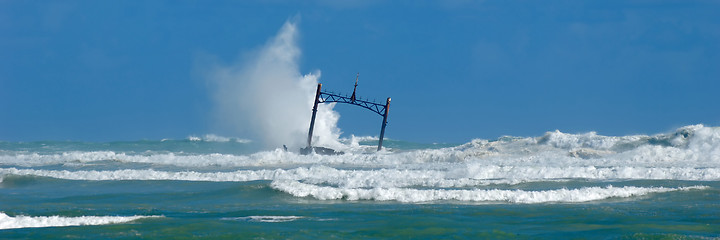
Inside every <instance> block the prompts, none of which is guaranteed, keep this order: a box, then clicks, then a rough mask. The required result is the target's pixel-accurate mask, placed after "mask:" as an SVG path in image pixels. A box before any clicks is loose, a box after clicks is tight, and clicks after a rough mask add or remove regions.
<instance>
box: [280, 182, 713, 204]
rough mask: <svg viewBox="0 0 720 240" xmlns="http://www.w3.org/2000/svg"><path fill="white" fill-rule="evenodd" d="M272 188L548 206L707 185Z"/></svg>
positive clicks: (330, 195) (299, 193) (301, 193)
mask: <svg viewBox="0 0 720 240" xmlns="http://www.w3.org/2000/svg"><path fill="white" fill-rule="evenodd" d="M272 187H273V188H275V189H278V190H280V191H284V192H287V193H290V194H292V195H293V196H296V197H307V196H311V197H314V198H317V199H320V200H329V199H347V200H378V201H390V200H394V201H399V202H428V201H438V200H458V201H473V202H510V203H548V202H587V201H595V200H602V199H607V198H613V197H623V198H626V197H631V196H642V195H646V194H649V193H661V192H669V191H684V190H693V189H705V188H707V187H704V186H693V187H682V188H665V187H649V188H648V187H631V186H627V187H621V188H618V187H612V186H608V187H604V188H600V187H584V188H579V189H557V190H546V191H524V190H500V189H492V190H483V189H473V190H451V189H407V188H373V189H358V188H335V187H325V186H317V185H312V184H304V183H300V182H297V181H276V182H273V183H272Z"/></svg>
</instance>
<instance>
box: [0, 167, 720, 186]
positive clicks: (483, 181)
mask: <svg viewBox="0 0 720 240" xmlns="http://www.w3.org/2000/svg"><path fill="white" fill-rule="evenodd" d="M5 175H16V176H40V177H50V178H58V179H67V180H88V181H122V180H176V181H211V182H247V181H258V180H295V181H303V182H304V183H311V184H316V185H333V186H340V187H345V188H374V187H382V188H393V187H412V186H422V187H432V188H454V187H473V186H485V185H490V184H517V183H522V182H538V181H564V180H568V179H581V180H593V181H618V180H682V181H719V180H720V169H718V168H644V167H641V168H637V167H607V168H598V167H592V166H589V167H520V166H494V165H492V166H482V165H467V166H465V167H457V168H453V169H443V170H432V169H374V170H342V169H336V168H332V167H326V166H314V167H309V168H306V167H299V168H292V169H260V170H238V171H230V172H197V171H180V172H172V171H157V170H152V169H124V170H113V171H97V170H91V171H68V170H37V169H17V168H0V177H3V176H5Z"/></svg>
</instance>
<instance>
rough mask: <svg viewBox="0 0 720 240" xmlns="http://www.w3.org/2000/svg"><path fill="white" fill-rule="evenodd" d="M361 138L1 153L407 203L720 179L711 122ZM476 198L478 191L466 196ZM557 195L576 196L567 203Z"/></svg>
mask: <svg viewBox="0 0 720 240" xmlns="http://www.w3.org/2000/svg"><path fill="white" fill-rule="evenodd" d="M358 139H363V138H353V139H351V140H349V141H346V144H345V145H343V149H344V150H345V151H346V154H344V155H339V156H321V155H307V156H305V155H298V154H296V153H293V152H286V151H283V150H280V149H276V150H273V151H262V152H257V153H253V154H249V155H234V154H221V153H215V154H187V153H183V152H144V153H125V152H115V151H68V152H62V153H49V154H41V153H36V152H28V151H26V150H23V151H9V150H6V151H3V152H1V153H0V179H3V178H7V176H39V177H50V178H58V179H68V180H83V181H122V180H179V181H213V182H228V181H229V182H246V181H259V180H262V181H271V185H272V186H273V187H274V188H276V189H278V190H281V191H283V192H287V193H289V194H292V195H294V196H310V197H315V198H319V199H338V198H341V199H374V200H381V199H383V200H396V201H407V202H417V201H433V200H463V199H465V200H468V201H501V202H502V201H507V202H532V201H530V200H517V199H519V198H521V197H522V196H526V195H532V196H535V197H534V199H536V201H540V202H547V201H550V202H553V201H575V200H573V199H580V198H577V197H573V196H575V195H578V196H579V195H588V196H595V197H593V198H591V199H605V198H611V197H626V196H630V195H633V196H635V195H643V194H648V193H654V192H663V191H666V190H667V191H676V190H682V188H672V187H662V185H661V186H650V187H647V186H644V187H632V186H626V187H612V186H610V187H595V188H582V189H575V190H567V189H554V190H548V191H544V192H514V191H513V190H512V189H507V190H503V191H489V190H483V189H477V190H468V189H467V188H478V187H479V188H486V187H487V186H492V185H493V184H505V185H507V184H510V185H514V184H521V183H533V182H563V181H570V180H575V181H589V182H592V183H596V184H597V185H600V184H606V183H607V185H611V184H612V183H613V182H618V181H627V180H668V181H720V129H718V128H715V127H705V126H702V125H693V126H687V127H683V128H680V129H678V130H677V131H675V132H672V133H668V134H658V135H654V136H645V135H633V136H621V137H611V136H601V135H598V134H596V133H585V134H568V133H562V132H559V131H554V132H548V133H547V134H545V135H544V136H540V137H534V138H533V137H528V138H516V137H503V138H501V139H498V140H497V141H487V140H480V139H478V140H473V141H471V142H469V143H466V144H462V145H459V146H456V147H448V148H442V149H420V150H402V149H399V150H393V149H390V150H389V151H381V152H374V151H373V150H372V149H373V148H374V146H361V145H358ZM368 149H369V150H368ZM57 168H60V169H57ZM157 168H160V169H162V170H156V169H157ZM607 185H601V186H607ZM2 186H3V184H2V180H0V187H2ZM653 187H660V188H653ZM454 188H464V189H454ZM504 188H507V186H504ZM511 188H512V187H511ZM468 191H470V192H468ZM626 193H629V194H630V195H624V194H626ZM513 194H515V195H513ZM518 194H519V195H518ZM543 194H544V195H543ZM573 194H574V195H573ZM470 195H472V196H473V197H467V196H470ZM549 195H557V196H565V197H567V198H563V199H560V200H558V199H556V198H553V197H550V196H549ZM393 196H394V197H393ZM498 199H499V200H498ZM578 201H588V200H582V199H581V200H578Z"/></svg>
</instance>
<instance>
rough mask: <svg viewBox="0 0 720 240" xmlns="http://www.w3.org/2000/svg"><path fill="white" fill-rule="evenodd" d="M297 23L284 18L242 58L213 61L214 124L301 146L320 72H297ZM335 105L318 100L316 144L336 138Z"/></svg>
mask: <svg viewBox="0 0 720 240" xmlns="http://www.w3.org/2000/svg"><path fill="white" fill-rule="evenodd" d="M298 35H299V31H298V28H297V23H296V22H293V21H287V22H285V24H284V25H283V26H282V28H281V29H280V31H279V32H278V33H277V35H276V36H275V37H274V38H272V39H270V40H269V41H268V43H267V44H266V45H265V46H263V47H262V48H261V49H260V50H259V51H258V52H256V53H255V54H252V55H251V56H250V57H249V58H246V60H245V61H239V62H236V63H234V64H231V65H229V66H216V67H215V68H214V69H212V70H211V71H210V74H209V76H208V81H209V82H210V83H211V84H210V85H211V86H212V87H211V90H212V95H213V97H214V100H215V105H216V106H215V115H216V118H217V119H218V124H220V125H221V126H222V127H223V128H225V129H227V131H232V134H235V135H250V136H251V137H253V138H255V139H259V140H260V141H261V142H262V143H263V144H264V145H265V146H266V147H269V148H278V147H280V146H282V145H287V146H288V147H290V148H291V149H296V148H300V147H303V145H304V144H305V139H307V137H306V136H307V129H308V126H309V121H310V114H311V109H312V105H313V101H314V93H315V88H316V86H317V84H318V79H319V78H320V71H315V72H313V73H309V74H306V75H302V74H301V73H300V70H299V67H298V65H299V64H298V61H299V58H300V54H301V51H300V49H299V48H298V46H297V39H298ZM333 107H334V104H321V105H320V106H319V107H318V114H317V118H316V122H315V130H314V136H315V139H314V140H313V142H314V143H317V144H318V145H325V146H330V147H333V146H334V147H337V146H342V145H341V144H340V143H339V142H338V138H339V136H340V129H338V128H337V121H338V119H339V118H340V115H339V114H338V113H337V112H335V111H333Z"/></svg>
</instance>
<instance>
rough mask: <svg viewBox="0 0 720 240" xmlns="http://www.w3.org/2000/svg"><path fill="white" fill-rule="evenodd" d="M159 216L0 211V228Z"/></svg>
mask: <svg viewBox="0 0 720 240" xmlns="http://www.w3.org/2000/svg"><path fill="white" fill-rule="evenodd" d="M154 217H160V216H129V217H120V216H82V217H62V216H38V217H31V216H22V215H18V216H15V217H10V216H8V215H7V214H5V213H3V212H0V229H15V228H41V227H67V226H83V225H106V224H117V223H126V222H130V221H134V220H138V219H142V218H154Z"/></svg>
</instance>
